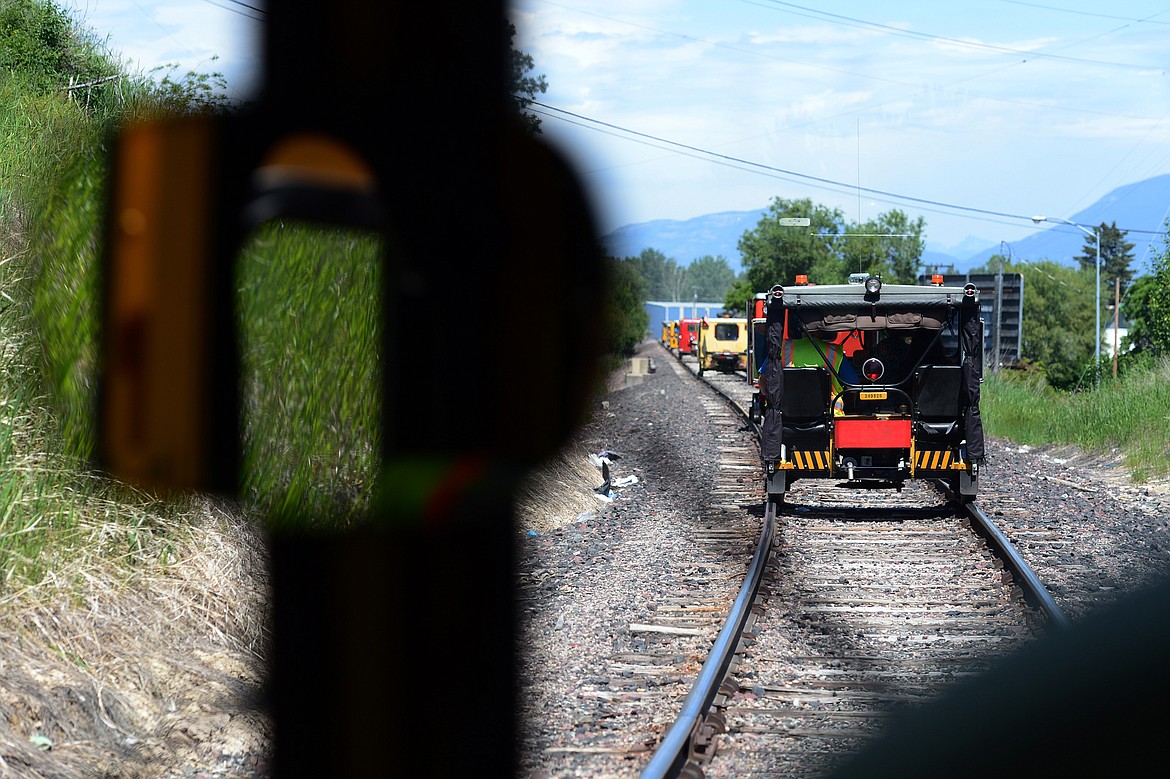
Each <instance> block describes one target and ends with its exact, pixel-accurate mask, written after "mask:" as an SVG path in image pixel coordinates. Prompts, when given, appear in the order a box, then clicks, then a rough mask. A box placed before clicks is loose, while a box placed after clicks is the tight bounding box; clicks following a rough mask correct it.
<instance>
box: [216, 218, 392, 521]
mask: <svg viewBox="0 0 1170 779" xmlns="http://www.w3.org/2000/svg"><path fill="white" fill-rule="evenodd" d="M382 254H383V252H382V246H381V242H380V241H379V240H378V239H377V238H376V237H374V236H371V235H367V234H364V233H359V232H351V231H345V230H339V229H333V228H325V227H317V226H310V225H304V224H294V223H284V222H280V223H270V224H266V225H264V226H263V227H262V228H261V229H260V230H258V231H257V232H256V233H255V234H254V235H253V236H252V237H251V239H250V240H249V241H248V242H247V243H246V245H245V246H244V248H243V250H242V251H241V252H240V254H239V256H238V259H237V284H236V289H237V295H238V302H237V310H238V313H239V330H240V345H241V354H242V363H243V366H242V367H243V376H242V378H243V382H242V384H243V391H244V417H243V419H244V438H245V441H244V445H245V450H244V451H245V457H244V487H245V498H246V501H247V503H248V505H250V506H252V507H255V508H257V509H261V510H263V511H264V512H265V513H266V514H267V515H269V516H271V517H273V518H274V519H275V520H276V521H278V522H280V523H282V524H283V525H286V526H287V525H300V524H303V523H304V522H306V521H307V520H308V519H310V518H312V519H316V520H317V521H320V518H322V517H329V518H332V520H333V521H336V522H340V523H344V522H346V521H349V520H351V519H353V518H355V517H357V516H359V515H360V514H361V513H362V512H363V511H364V510H365V509H366V508H367V507H368V506H369V498H370V492H369V488H370V487H371V486H372V485H373V484H374V482H375V477H376V475H377V473H378V467H379V453H380V443H379V426H380V419H381V405H380V402H379V399H380V398H381V394H382V390H381V378H380V377H381V373H380V370H379V366H380V365H381V364H382V360H381V354H380V352H381V340H380V339H381V324H380V322H381V313H380V312H381V305H380V303H379V293H380V291H381V289H382V280H381V268H382Z"/></svg>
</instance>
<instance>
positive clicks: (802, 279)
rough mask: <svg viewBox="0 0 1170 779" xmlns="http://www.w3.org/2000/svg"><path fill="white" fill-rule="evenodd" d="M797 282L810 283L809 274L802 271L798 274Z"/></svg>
mask: <svg viewBox="0 0 1170 779" xmlns="http://www.w3.org/2000/svg"><path fill="white" fill-rule="evenodd" d="M796 283H797V284H798V285H800V284H808V276H806V275H804V274H803V273H802V274H800V275H799V276H797V277H796Z"/></svg>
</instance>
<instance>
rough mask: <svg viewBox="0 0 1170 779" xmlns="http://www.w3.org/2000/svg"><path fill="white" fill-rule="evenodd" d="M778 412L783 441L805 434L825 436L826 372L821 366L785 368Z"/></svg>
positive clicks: (827, 406)
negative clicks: (782, 421) (781, 420)
mask: <svg viewBox="0 0 1170 779" xmlns="http://www.w3.org/2000/svg"><path fill="white" fill-rule="evenodd" d="M780 414H781V416H782V418H783V420H784V439H785V440H787V441H791V440H794V439H800V438H804V437H807V436H809V435H827V434H828V430H829V371H828V370H826V369H825V368H785V369H784V395H783V397H782V398H781V400H780Z"/></svg>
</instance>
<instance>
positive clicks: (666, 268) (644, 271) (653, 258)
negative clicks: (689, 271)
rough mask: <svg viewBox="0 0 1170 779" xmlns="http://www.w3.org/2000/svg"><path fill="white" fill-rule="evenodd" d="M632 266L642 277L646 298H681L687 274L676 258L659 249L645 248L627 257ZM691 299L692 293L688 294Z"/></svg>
mask: <svg viewBox="0 0 1170 779" xmlns="http://www.w3.org/2000/svg"><path fill="white" fill-rule="evenodd" d="M626 262H628V263H629V264H630V265H631V266H632V267H634V268H636V269H637V271H638V275H639V276H641V277H642V287H643V291H644V294H645V296H646V297H645V299H646V300H681V299H682V298H681V297H680V296H681V295H683V294H684V290H685V286H684V284H683V281H684V279H685V275H684V273H683V269H682V268H680V267H679V265H678V263H677V262H675V261H674V258H673V257H671V258H667V256H666V255H665V254H663V253H662V252H660V251H658V250H657V249H643V250H642V253H641V254H639V255H638V256H637V257H627V258H626ZM687 299H688V300H690V299H691V298H690V295H689V294H688V295H687Z"/></svg>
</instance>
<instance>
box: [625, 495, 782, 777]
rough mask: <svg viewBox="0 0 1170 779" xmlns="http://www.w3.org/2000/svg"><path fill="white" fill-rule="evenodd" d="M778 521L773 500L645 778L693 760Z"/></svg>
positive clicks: (669, 772) (676, 769) (677, 770)
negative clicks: (692, 681)
mask: <svg viewBox="0 0 1170 779" xmlns="http://www.w3.org/2000/svg"><path fill="white" fill-rule="evenodd" d="M775 525H776V509H775V505H774V504H773V503H771V502H769V503H768V506H767V509H766V510H765V511H764V524H763V527H762V529H761V532H760V542H759V544H757V545H756V553H755V556H754V557H753V558H752V564H751V566H750V567H749V568H748V572H747V575H746V576H745V577H744V582H743V587H741V588H740V591H739V595H738V596H737V597H736V599H735V603H734V604H732V607H731V611H730V612H729V613H728V616H727V621H726V622H725V623H723V629H722V630H720V631H719V636H718V637H717V638H716V639H715V644H714V646H713V647H712V648H711V653H710V655H708V657H707V661H706V662H704V663H703V667H702V669H701V670H700V671H699V676H698V678H696V679H695V684H694V686H693V687H692V688H691V691H690V693H688V694H687V697H686V699H685V700H684V701H683V707H682V712H681V713H680V714H679V716H678V719H677V720H675V722H674V724H673V725H671V726H670V729H669V730H668V731H667V732H666V736H665V737H664V738H663V739H662V743H661V744H659V746H658V749H656V750H655V751H654V756H653V757H651V758H650V762H649V763H648V764H647V765H646V768H645V769H644V770H643V771H642V773H641V779H667V778H668V777H676V776H678V775H679V774H680V773H681V772H682V770H683V768H684V767H685V766H686V764H687V762H688V761H689V760H690V756H691V747H692V745H693V743H694V738H695V735H696V734H697V732H698V730H699V728H700V727H701V726H702V724H703V719H704V717H706V716H707V711H708V709H710V708H711V702H712V701H713V700H714V699H715V696H716V694H717V693H718V692H719V686H720V685H721V684H722V683H723V680H724V679H725V678H726V676H727V669H728V668H730V666H731V660H732V658H733V657H734V655H735V650H736V648H737V647H738V645H739V639H740V637H741V634H742V632H743V629H744V625H745V624H746V623H747V619H748V617H749V616H750V614H751V607H752V603H753V602H754V601H755V597H756V593H757V591H758V590H759V587H760V582H761V581H762V580H763V577H764V568H765V566H766V565H767V562H768V556H769V554H770V553H771V546H772V535H773V532H774V530H775Z"/></svg>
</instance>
